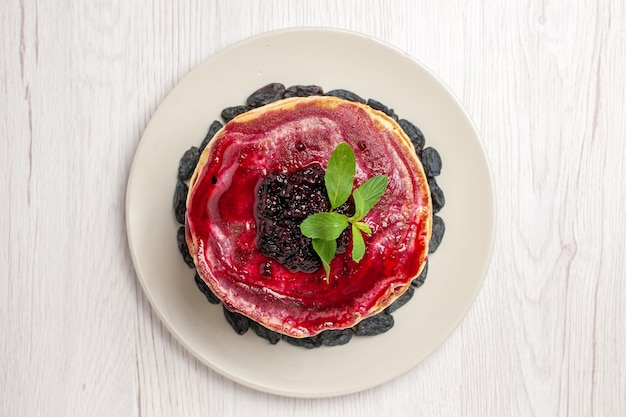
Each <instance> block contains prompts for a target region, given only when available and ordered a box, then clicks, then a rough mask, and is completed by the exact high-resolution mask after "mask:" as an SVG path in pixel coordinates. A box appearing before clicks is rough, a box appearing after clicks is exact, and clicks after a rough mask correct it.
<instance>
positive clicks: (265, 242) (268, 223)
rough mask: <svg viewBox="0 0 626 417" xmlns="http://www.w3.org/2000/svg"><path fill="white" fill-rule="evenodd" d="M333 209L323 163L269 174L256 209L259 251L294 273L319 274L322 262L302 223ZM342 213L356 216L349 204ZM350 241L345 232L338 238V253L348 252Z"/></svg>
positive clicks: (260, 191) (342, 208)
mask: <svg viewBox="0 0 626 417" xmlns="http://www.w3.org/2000/svg"><path fill="white" fill-rule="evenodd" d="M329 210H330V201H329V199H328V194H327V192H326V186H325V184H324V169H323V168H322V166H321V165H320V164H318V163H314V164H311V165H309V166H307V167H305V168H302V169H299V170H296V171H294V172H291V173H285V172H280V173H272V174H269V175H268V176H267V177H265V178H264V179H263V180H262V181H261V184H260V185H259V188H258V191H257V200H256V206H255V215H256V226H257V242H256V244H257V247H258V249H259V251H260V252H261V253H262V254H263V255H265V256H267V257H268V258H271V259H274V260H276V261H277V262H278V263H280V264H281V265H283V266H285V267H286V268H287V269H289V270H290V271H292V272H315V271H316V270H317V269H319V268H320V266H322V262H321V261H320V259H319V257H318V256H317V254H316V253H315V251H314V250H313V245H312V244H311V239H309V238H308V237H306V236H304V235H303V234H302V233H301V232H300V223H302V222H303V221H304V219H306V218H307V217H308V216H309V215H311V214H314V213H319V212H324V211H329ZM338 211H339V212H342V211H343V212H345V213H344V214H348V215H352V214H354V207H353V206H351V205H350V204H349V203H347V204H344V205H343V206H342V207H340V208H339V209H338ZM349 239H350V236H349V234H348V232H347V230H345V231H344V232H343V233H342V235H341V236H340V237H339V239H338V242H337V253H339V254H341V253H344V252H345V251H346V248H347V247H348V242H349ZM263 267H265V265H264V266H263Z"/></svg>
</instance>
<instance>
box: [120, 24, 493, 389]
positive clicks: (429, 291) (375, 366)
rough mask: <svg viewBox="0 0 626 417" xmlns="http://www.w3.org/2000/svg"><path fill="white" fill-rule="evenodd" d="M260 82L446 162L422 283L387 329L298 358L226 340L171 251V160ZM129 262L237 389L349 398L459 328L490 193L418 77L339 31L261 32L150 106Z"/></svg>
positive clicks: (412, 68)
mask: <svg viewBox="0 0 626 417" xmlns="http://www.w3.org/2000/svg"><path fill="white" fill-rule="evenodd" d="M270 82H282V83H283V84H285V85H286V86H289V85H293V84H317V85H320V86H322V87H323V88H324V90H325V91H330V90H332V89H336V88H344V89H348V90H352V91H354V92H356V93H357V94H359V95H360V96H362V97H365V98H374V99H376V100H379V101H381V102H383V103H385V104H387V105H388V106H390V107H392V108H393V109H395V111H396V113H397V114H398V115H400V117H402V118H406V119H408V120H411V121H412V122H413V123H415V124H416V125H417V126H419V127H420V128H421V129H422V131H423V132H424V135H425V136H426V145H427V146H433V147H435V148H436V149H438V150H439V152H440V154H441V155H442V159H443V162H444V168H443V172H442V174H441V176H440V177H438V182H439V184H440V185H441V187H442V189H443V190H444V192H445V195H446V206H445V208H444V209H443V210H442V211H441V212H440V215H441V217H443V219H444V220H445V222H446V234H445V237H444V240H443V243H442V244H441V246H440V247H439V249H438V250H437V252H436V253H435V254H433V255H432V256H431V258H430V263H429V273H428V278H427V280H426V283H425V284H424V285H423V286H422V287H421V288H419V289H418V290H417V291H416V293H415V296H414V297H413V299H412V300H411V301H410V302H409V303H408V304H407V305H405V306H404V307H402V308H401V309H399V310H398V311H396V312H395V313H394V317H395V326H394V328H393V329H391V330H390V331H389V332H387V333H384V334H381V335H378V336H373V337H354V338H353V339H352V341H351V342H350V343H348V344H347V345H344V346H338V347H321V348H318V349H313V350H307V349H304V348H300V347H295V346H292V345H290V344H288V343H286V342H284V341H283V342H280V343H278V344H277V345H270V344H269V343H268V342H267V341H266V340H264V339H262V338H260V337H257V336H256V335H255V334H254V333H253V332H248V333H247V334H245V335H243V336H239V335H237V334H236V333H235V332H234V331H233V330H232V329H231V328H230V326H229V325H228V324H227V323H226V321H225V320H224V318H223V315H222V310H221V309H222V307H221V306H215V305H211V304H209V303H208V302H207V301H206V299H205V298H204V296H203V295H202V294H201V293H200V292H199V291H198V289H197V288H196V285H195V283H194V279H193V276H194V273H193V271H192V270H190V269H189V268H188V267H187V266H186V265H185V264H184V263H183V261H182V259H181V256H180V254H179V252H178V249H177V245H176V230H177V229H178V227H179V225H178V224H177V223H176V221H175V219H174V214H173V209H172V196H173V192H174V185H175V183H176V173H177V167H178V162H179V159H180V156H181V155H182V154H183V153H184V152H185V150H187V149H188V148H189V147H190V146H192V145H195V146H198V145H199V143H200V142H201V141H202V139H203V138H204V136H205V134H206V132H207V130H208V127H209V125H210V124H211V122H212V121H213V120H215V119H219V115H220V112H221V110H222V109H223V108H224V107H228V106H233V105H238V104H243V103H244V102H245V99H246V97H247V96H248V95H249V94H250V93H252V92H253V91H254V90H256V89H257V88H259V87H261V86H263V85H265V84H268V83H270ZM126 222H127V229H128V239H129V242H130V249H131V255H132V258H133V262H134V265H135V268H136V270H137V275H138V277H139V281H140V282H141V285H142V286H143V289H144V291H145V293H146V296H147V297H148V299H149V300H150V303H151V304H152V307H153V308H154V310H155V312H156V313H157V314H158V315H159V316H160V318H161V320H162V321H163V322H164V323H165V325H166V326H167V327H168V328H169V330H170V331H171V332H172V333H173V334H174V335H175V336H176V337H177V338H178V340H179V341H180V342H181V343H182V344H183V345H184V346H185V347H186V348H187V349H189V350H190V351H191V352H192V353H193V354H194V355H195V356H196V357H198V358H199V359H200V360H201V361H203V362H204V363H206V364H207V365H208V366H209V367H211V368H212V369H214V370H215V371H217V372H219V373H220V374H222V375H224V376H226V377H228V378H231V379H233V380H235V381H237V382H239V383H241V384H244V385H246V386H249V387H252V388H255V389H258V390H262V391H266V392H271V393H275V394H280V395H287V396H298V397H324V396H332V395H341V394H347V393H351V392H356V391H360V390H363V389H366V388H370V387H373V386H375V385H378V384H381V383H383V382H386V381H388V380H390V379H392V378H394V377H396V376H398V375H400V374H402V373H404V372H406V371H408V370H409V369H411V368H413V367H414V366H415V365H417V364H418V363H419V362H420V361H422V360H423V359H424V358H426V357H427V356H428V355H429V354H430V353H432V352H433V351H434V350H435V349H436V348H437V347H438V346H439V345H440V344H441V343H442V342H443V341H444V340H445V339H446V337H447V336H448V335H449V334H450V333H451V332H452V331H453V330H454V329H455V328H456V326H457V325H458V324H459V323H460V321H461V320H462V319H463V317H464V316H465V314H466V312H467V311H468V309H469V308H470V306H471V304H472V302H473V300H474V298H475V296H476V294H477V293H478V291H479V289H480V287H481V285H482V282H483V279H484V276H485V274H486V272H487V268H488V264H489V258H490V254H491V250H492V245H493V237H494V191H493V184H492V180H491V175H490V171H489V167H488V163H487V159H486V157H485V153H484V150H483V148H482V146H481V142H480V139H479V137H478V134H477V132H476V130H475V129H474V127H473V125H472V123H471V121H470V119H469V117H468V116H467V114H466V113H465V112H464V110H463V108H462V107H461V106H460V104H459V103H458V102H457V100H456V99H455V98H454V97H453V95H452V94H451V93H450V91H448V90H447V88H446V87H445V86H444V85H442V83H441V82H440V81H438V80H437V79H436V78H435V77H434V76H433V75H432V74H431V73H430V72H429V71H428V70H426V69H425V68H424V67H423V66H422V65H420V64H419V63H418V62H416V61H415V60H413V59H412V58H410V57H408V56H407V55H406V54H404V53H402V52H400V51H398V50H396V49H394V48H391V47H389V46H388V45H385V44H383V43H381V42H379V41H376V40H374V39H371V38H368V37H365V36H362V35H358V34H354V33H349V32H343V31H337V30H327V29H296V30H284V31H278V32H271V33H267V34H263V35H260V36H256V37H254V38H250V39H247V40H245V41H242V42H239V43H237V44H236V45H234V46H231V47H229V48H227V49H225V50H223V51H221V52H219V53H217V54H215V55H214V56H213V57H211V58H209V59H208V60H207V61H205V62H204V63H202V64H201V65H199V66H198V67H197V68H195V69H194V70H193V71H191V72H190V73H189V75H187V76H186V77H185V78H184V79H183V80H182V81H181V82H180V83H179V84H178V85H177V86H176V87H175V88H174V89H173V90H172V92H171V93H170V94H169V95H168V96H167V98H166V99H165V100H164V101H163V103H161V105H160V106H159V108H158V109H157V111H156V112H155V114H154V116H153V117H152V119H151V121H150V123H149V125H148V127H147V128H146V130H145V132H144V135H143V137H142V138H141V142H140V144H139V147H138V149H137V153H136V155H135V159H134V161H133V166H132V170H131V173H130V178H129V181H128V189H127V198H126Z"/></svg>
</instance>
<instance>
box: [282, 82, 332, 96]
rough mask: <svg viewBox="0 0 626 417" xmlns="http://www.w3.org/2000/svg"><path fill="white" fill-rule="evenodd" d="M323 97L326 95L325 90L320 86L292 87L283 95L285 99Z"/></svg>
mask: <svg viewBox="0 0 626 417" xmlns="http://www.w3.org/2000/svg"><path fill="white" fill-rule="evenodd" d="M322 95H324V89H323V88H322V87H320V86H319V85H292V86H291V87H289V88H288V89H286V90H285V92H284V93H283V97H284V98H291V97H309V96H322Z"/></svg>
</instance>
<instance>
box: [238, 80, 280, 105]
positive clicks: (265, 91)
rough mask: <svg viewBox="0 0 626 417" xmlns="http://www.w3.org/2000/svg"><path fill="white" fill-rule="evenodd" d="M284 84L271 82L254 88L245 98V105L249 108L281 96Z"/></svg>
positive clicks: (275, 99)
mask: <svg viewBox="0 0 626 417" xmlns="http://www.w3.org/2000/svg"><path fill="white" fill-rule="evenodd" d="M284 93H285V85H284V84H281V83H271V84H268V85H266V86H263V87H261V88H259V89H258V90H256V91H255V92H254V93H252V94H250V96H249V97H248V98H247V99H246V105H247V106H248V107H250V108H256V107H261V106H265V105H266V104H270V103H272V102H274V101H277V100H280V99H282V98H283V94H284Z"/></svg>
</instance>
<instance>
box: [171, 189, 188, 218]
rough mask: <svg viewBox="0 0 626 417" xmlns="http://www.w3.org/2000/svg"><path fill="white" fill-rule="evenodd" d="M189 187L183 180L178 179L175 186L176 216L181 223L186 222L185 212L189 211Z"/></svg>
mask: <svg viewBox="0 0 626 417" xmlns="http://www.w3.org/2000/svg"><path fill="white" fill-rule="evenodd" d="M188 192H189V187H188V186H187V184H185V183H184V182H182V181H181V180H178V181H176V188H174V216H176V221H177V222H178V223H180V224H185V213H186V212H187V193H188Z"/></svg>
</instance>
